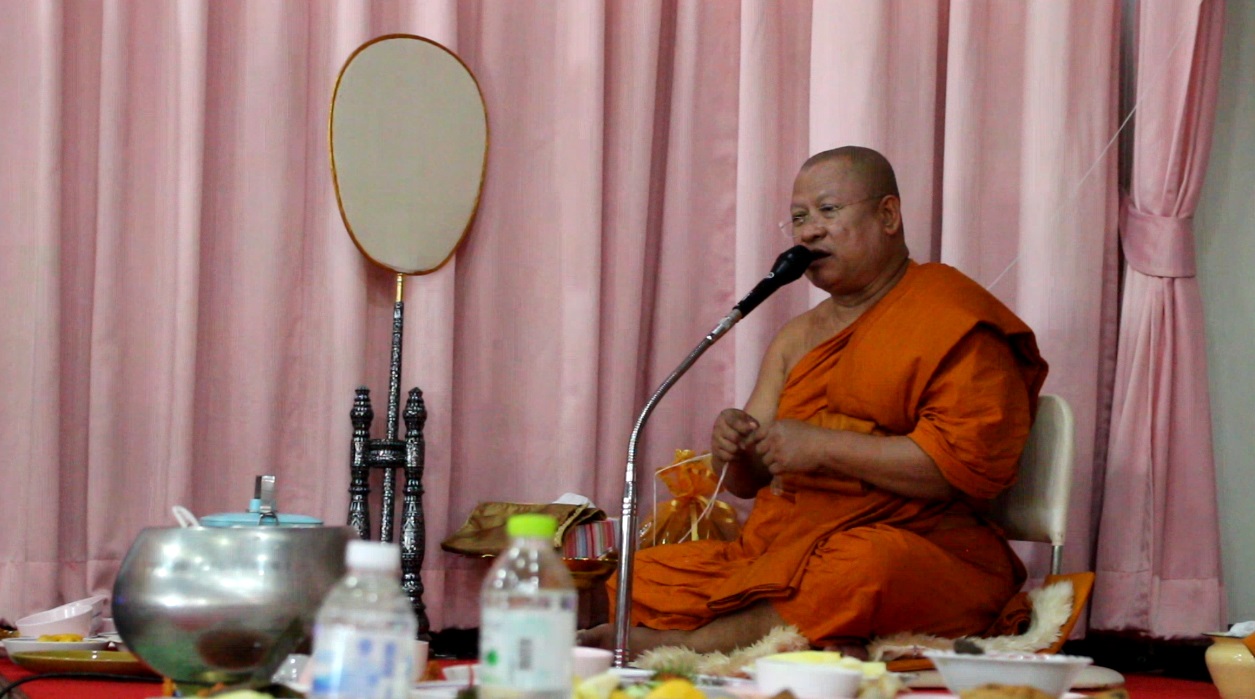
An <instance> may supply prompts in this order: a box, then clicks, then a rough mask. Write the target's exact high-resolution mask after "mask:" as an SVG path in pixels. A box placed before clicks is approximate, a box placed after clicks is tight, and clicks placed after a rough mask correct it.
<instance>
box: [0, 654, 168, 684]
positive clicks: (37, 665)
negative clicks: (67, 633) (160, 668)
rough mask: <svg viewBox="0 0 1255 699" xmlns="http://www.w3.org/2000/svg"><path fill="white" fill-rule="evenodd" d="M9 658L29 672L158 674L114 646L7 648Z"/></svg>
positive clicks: (146, 675) (132, 655)
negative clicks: (113, 648) (88, 647)
mask: <svg viewBox="0 0 1255 699" xmlns="http://www.w3.org/2000/svg"><path fill="white" fill-rule="evenodd" d="M9 659H10V660H12V661H13V662H15V663H17V664H18V665H21V666H22V667H24V668H26V669H27V670H30V671H31V672H102V673H105V674H109V675H127V676H131V677H160V675H158V674H157V673H155V672H153V671H152V670H151V669H149V667H148V666H147V665H145V664H144V663H142V662H140V659H139V658H137V657H135V654H134V653H123V652H120V651H115V650H39V651H30V652H26V653H19V652H17V651H11V652H10V653H9Z"/></svg>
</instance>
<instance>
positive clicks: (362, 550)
mask: <svg viewBox="0 0 1255 699" xmlns="http://www.w3.org/2000/svg"><path fill="white" fill-rule="evenodd" d="M345 563H346V564H347V567H348V573H346V574H345V576H344V577H343V578H341V579H340V581H339V582H338V583H336V586H335V587H333V588H332V589H331V592H329V593H328V594H327V597H326V599H324V600H323V603H322V607H321V608H320V609H319V610H318V617H317V619H316V621H315V623H314V655H313V657H312V658H311V660H310V662H311V663H312V665H313V678H312V680H311V683H310V684H311V687H310V691H309V693H308V694H307V695H306V697H307V698H308V699H408V698H409V696H410V690H411V689H412V688H413V686H414V682H415V681H416V679H417V674H416V673H417V670H416V668H415V665H414V653H415V650H416V648H417V642H416V638H417V636H418V619H417V618H416V617H415V616H414V610H413V609H411V608H410V601H409V599H408V598H407V597H406V596H405V593H404V592H403V591H402V590H401V584H400V581H399V574H400V570H401V548H400V547H399V546H397V545H396V544H387V543H380V542H375V541H360V540H354V541H350V542H349V545H348V549H347V550H346V551H345Z"/></svg>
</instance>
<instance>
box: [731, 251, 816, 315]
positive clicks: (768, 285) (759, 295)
mask: <svg viewBox="0 0 1255 699" xmlns="http://www.w3.org/2000/svg"><path fill="white" fill-rule="evenodd" d="M816 257H817V255H816V254H815V253H814V252H813V251H811V250H809V249H807V247H806V246H805V245H794V246H793V247H791V248H789V249H788V250H785V251H784V252H783V253H781V254H780V257H777V258H776V263H775V264H774V265H772V266H771V272H770V273H769V274H768V275H767V276H766V277H765V278H764V279H763V280H762V281H761V282H758V286H756V287H754V290H753V291H751V292H749V293H748V294H746V295H745V298H743V299H741V302H740V303H738V304H737V305H736V306H734V308H735V309H736V310H738V311H740V312H741V315H742V316H747V315H749V312H750V311H752V310H754V309H755V308H757V307H758V304H760V303H762V302H763V300H764V299H766V298H767V297H768V296H771V295H772V294H774V293H775V292H776V290H777V289H779V288H780V287H782V286H784V285H785V284H788V283H790V282H795V281H797V280H798V279H800V278H801V277H802V273H803V272H805V271H806V268H807V267H809V266H810V264H811V263H812V262H814V261H815V258H816Z"/></svg>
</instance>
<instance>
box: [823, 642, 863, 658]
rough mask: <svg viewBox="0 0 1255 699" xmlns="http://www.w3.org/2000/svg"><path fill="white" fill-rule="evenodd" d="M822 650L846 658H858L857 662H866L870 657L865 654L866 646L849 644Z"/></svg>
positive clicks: (826, 647) (827, 647) (825, 647)
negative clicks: (833, 652) (834, 652)
mask: <svg viewBox="0 0 1255 699" xmlns="http://www.w3.org/2000/svg"><path fill="white" fill-rule="evenodd" d="M824 650H828V651H833V650H835V651H836V652H838V653H840V654H841V655H844V656H845V657H847V658H858V659H859V660H867V659H868V657H870V656H869V655H868V654H867V646H860V645H858V644H854V643H850V644H844V645H834V646H824Z"/></svg>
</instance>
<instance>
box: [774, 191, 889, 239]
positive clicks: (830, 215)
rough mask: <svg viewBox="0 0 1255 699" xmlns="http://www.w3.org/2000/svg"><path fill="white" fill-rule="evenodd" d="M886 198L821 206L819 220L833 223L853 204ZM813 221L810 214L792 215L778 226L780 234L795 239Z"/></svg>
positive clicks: (884, 195) (882, 196)
mask: <svg viewBox="0 0 1255 699" xmlns="http://www.w3.org/2000/svg"><path fill="white" fill-rule="evenodd" d="M887 196H889V195H887V194H877V195H875V196H871V197H867V198H865V199H858V200H856V201H848V202H846V203H844V204H823V205H821V206H820V207H819V218H820V220H823V221H833V220H835V219H836V218H837V216H838V215H839V214H840V213H841V212H842V211H844V210H845V209H848V208H850V207H851V206H854V205H855V204H862V203H864V202H869V201H876V200H879V199H884V198H885V197H887ZM814 220H815V217H813V216H812V215H811V214H810V213H805V214H793V216H792V217H790V218H787V219H785V220H783V221H781V222H780V224H779V226H780V232H781V233H783V234H785V235H786V236H788V237H789V238H796V237H797V234H798V231H800V230H802V227H803V226H805V225H806V224H808V223H811V222H813V221H814Z"/></svg>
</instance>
